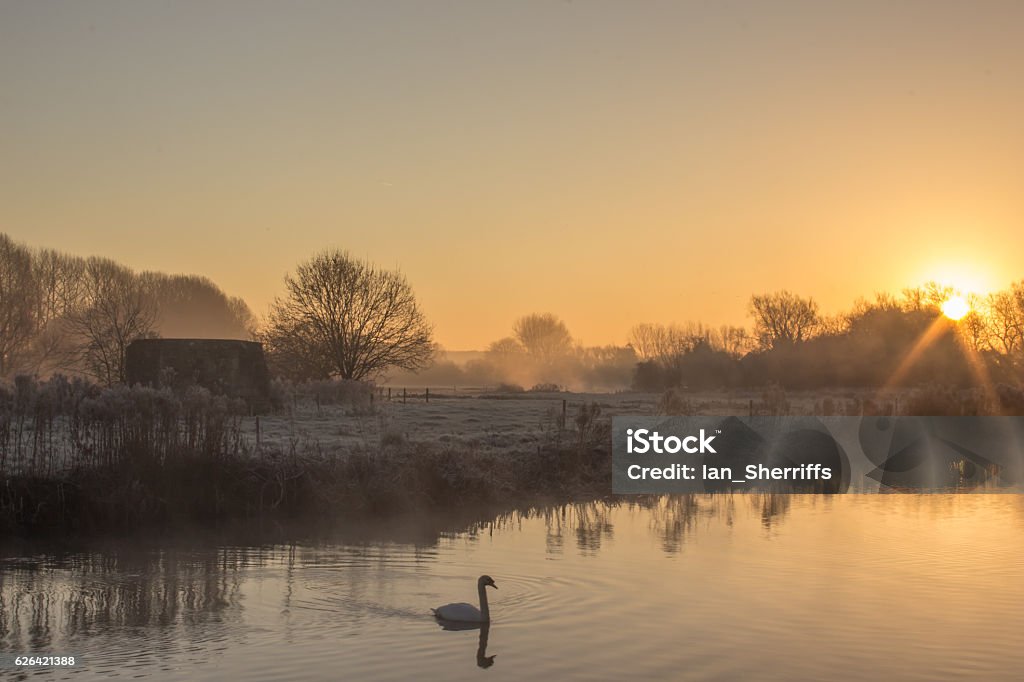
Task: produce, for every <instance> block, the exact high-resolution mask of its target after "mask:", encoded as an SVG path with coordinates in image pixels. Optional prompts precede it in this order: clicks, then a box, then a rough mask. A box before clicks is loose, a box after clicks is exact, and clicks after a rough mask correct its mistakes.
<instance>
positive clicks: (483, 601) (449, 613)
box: [430, 575, 498, 623]
mask: <svg viewBox="0 0 1024 682" xmlns="http://www.w3.org/2000/svg"><path fill="white" fill-rule="evenodd" d="M486 587H493V588H494V589H498V586H497V585H495V584H494V580H493V579H492V578H491V576H489V575H482V576H480V578H479V580H477V581H476V591H477V593H478V594H479V595H480V608H479V609H477V608H476V607H475V606H473V605H472V604H467V603H465V602H461V603H459V604H445V605H444V606H438V607H437V608H436V609H430V610H431V611H433V612H434V617H435V618H437V619H438V620H447V621H452V622H456V623H490V622H491V610H490V609H489V608H488V607H487V592H485V591H484V588H486Z"/></svg>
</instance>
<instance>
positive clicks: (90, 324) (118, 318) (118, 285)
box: [65, 258, 157, 385]
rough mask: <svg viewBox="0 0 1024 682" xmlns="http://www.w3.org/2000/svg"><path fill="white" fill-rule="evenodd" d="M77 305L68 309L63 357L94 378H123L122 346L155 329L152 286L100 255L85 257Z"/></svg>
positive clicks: (113, 380)
mask: <svg viewBox="0 0 1024 682" xmlns="http://www.w3.org/2000/svg"><path fill="white" fill-rule="evenodd" d="M82 275H83V278H82V292H83V297H82V301H81V303H80V307H79V308H77V309H76V310H74V311H72V312H71V313H70V314H68V315H67V317H66V319H65V328H66V331H67V334H68V351H67V356H66V358H67V362H66V364H68V365H69V366H70V367H72V368H76V369H81V370H83V371H85V372H86V373H88V374H90V375H92V376H93V377H95V378H96V379H97V380H98V381H100V382H102V383H104V384H107V385H112V384H115V383H119V382H120V383H123V382H124V381H125V380H126V376H125V362H124V356H125V350H126V349H127V348H128V344H130V343H131V342H132V341H134V340H136V339H141V338H146V337H151V336H154V335H155V332H154V323H155V321H156V315H157V310H156V305H155V302H154V300H153V296H152V292H151V291H150V290H149V288H148V287H147V286H146V285H145V283H144V281H143V280H142V279H141V278H139V277H138V276H137V275H136V274H135V273H133V272H132V271H131V270H128V269H127V268H124V267H122V266H120V265H118V264H117V263H115V262H113V261H111V260H107V259H105V258H90V259H89V260H88V261H86V263H85V269H84V271H83V273H82Z"/></svg>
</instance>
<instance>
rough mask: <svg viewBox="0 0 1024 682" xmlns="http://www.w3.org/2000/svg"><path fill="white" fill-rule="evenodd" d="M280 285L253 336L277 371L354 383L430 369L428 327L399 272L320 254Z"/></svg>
mask: <svg viewBox="0 0 1024 682" xmlns="http://www.w3.org/2000/svg"><path fill="white" fill-rule="evenodd" d="M285 288H286V289H287V293H286V294H285V295H284V297H281V298H277V299H276V300H275V301H274V303H273V304H272V306H271V309H270V314H269V316H268V320H267V325H266V327H265V328H264V330H263V331H262V333H261V335H260V336H261V338H262V340H263V341H264V343H265V345H266V348H267V350H268V352H269V354H270V356H271V360H272V362H273V363H274V365H275V367H277V368H278V369H279V371H281V372H282V373H284V374H287V375H290V376H292V377H295V378H319V379H326V378H330V377H339V378H342V379H355V380H359V379H366V378H370V377H373V376H376V375H378V374H380V373H381V372H383V371H385V370H386V369H388V368H389V367H395V368H399V369H405V370H410V371H415V370H418V369H422V368H423V367H425V366H427V364H429V362H430V359H431V353H432V350H433V345H432V344H433V342H432V330H431V326H430V324H429V323H428V322H427V320H426V318H425V317H424V316H423V313H422V312H421V311H420V309H419V305H418V304H417V302H416V297H415V295H414V294H413V291H412V287H410V286H409V283H408V281H406V279H405V276H404V275H402V274H401V273H399V272H392V271H387V270H381V269H378V268H376V267H375V266H373V265H371V264H370V263H367V262H364V261H359V260H356V259H354V258H352V257H351V256H349V255H348V254H347V253H345V252H343V251H337V250H335V251H324V252H323V253H320V254H318V255H316V256H314V257H313V258H311V259H310V260H308V261H306V262H305V263H302V264H301V265H299V266H298V267H297V268H296V271H295V274H294V275H288V276H286V277H285Z"/></svg>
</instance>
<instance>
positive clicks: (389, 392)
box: [388, 386, 391, 403]
mask: <svg viewBox="0 0 1024 682" xmlns="http://www.w3.org/2000/svg"><path fill="white" fill-rule="evenodd" d="M388 402H389V403H390V402H391V387H390V386H388Z"/></svg>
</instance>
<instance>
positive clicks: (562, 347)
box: [512, 313, 572, 363]
mask: <svg viewBox="0 0 1024 682" xmlns="http://www.w3.org/2000/svg"><path fill="white" fill-rule="evenodd" d="M512 332H513V334H514V335H515V338H516V340H517V341H518V342H519V343H521V344H522V346H523V348H525V349H526V352H527V353H528V354H529V355H531V356H532V357H533V358H535V359H536V360H538V361H540V362H542V363H549V362H554V361H555V360H557V359H558V358H560V357H563V356H565V355H568V354H569V353H570V352H571V351H572V335H571V334H569V329H568V327H566V326H565V323H564V322H562V321H561V320H560V319H558V317H556V316H555V315H552V314H551V313H534V314H532V315H526V316H524V317H520V318H519V319H518V320H516V321H515V323H514V324H513V325H512Z"/></svg>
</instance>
